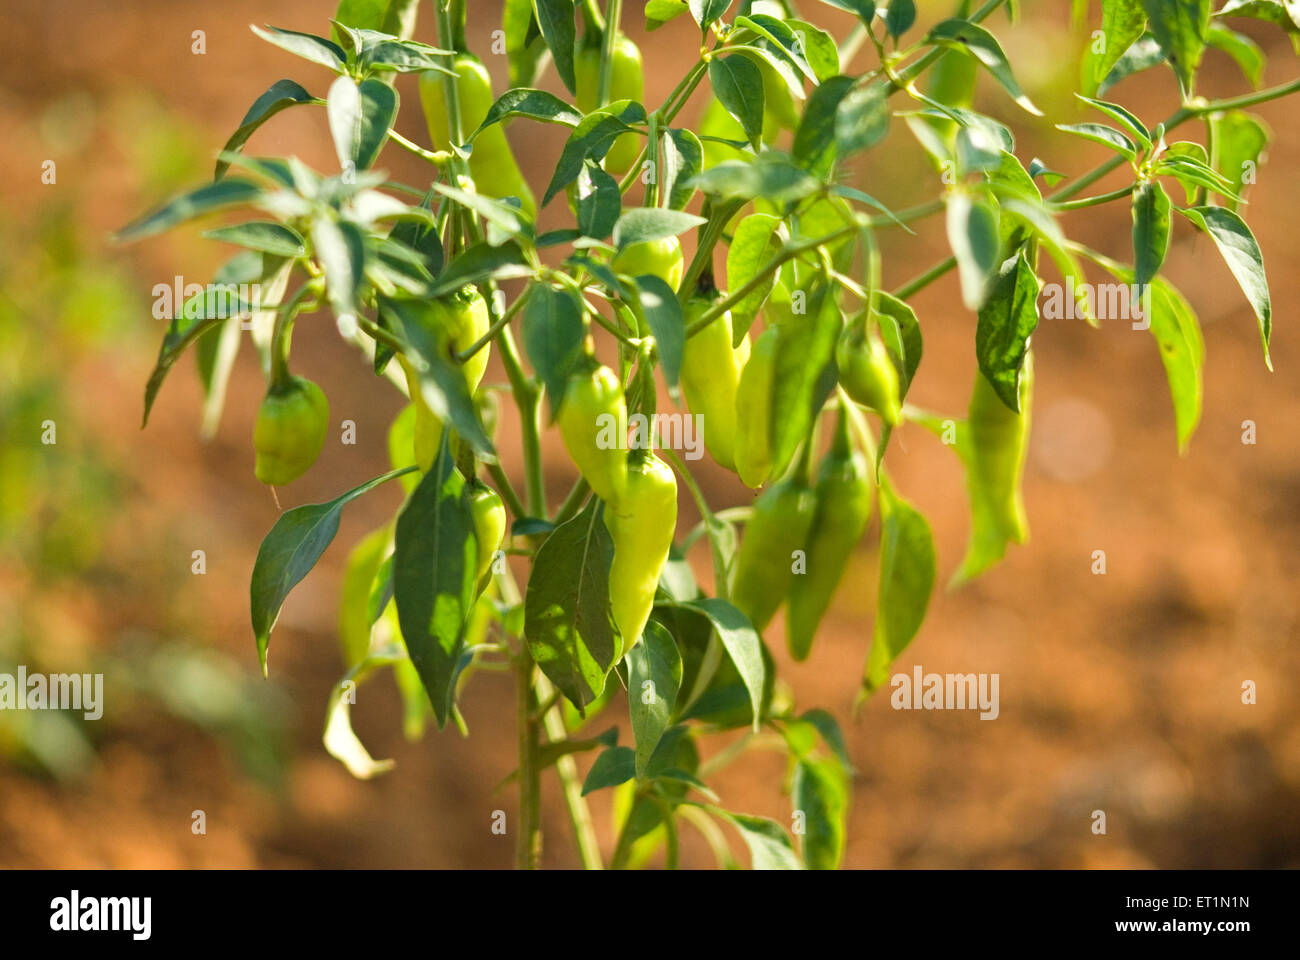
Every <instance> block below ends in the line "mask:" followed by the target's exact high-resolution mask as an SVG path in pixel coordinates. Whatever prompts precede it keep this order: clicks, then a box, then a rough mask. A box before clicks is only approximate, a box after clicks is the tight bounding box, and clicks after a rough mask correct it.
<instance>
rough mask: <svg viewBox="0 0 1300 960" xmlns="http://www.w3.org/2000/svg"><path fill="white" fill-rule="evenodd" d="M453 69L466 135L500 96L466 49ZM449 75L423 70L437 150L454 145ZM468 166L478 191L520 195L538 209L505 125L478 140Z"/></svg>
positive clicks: (423, 96)
mask: <svg viewBox="0 0 1300 960" xmlns="http://www.w3.org/2000/svg"><path fill="white" fill-rule="evenodd" d="M452 69H453V70H455V71H456V78H457V80H456V102H457V104H458V106H459V107H460V133H461V136H462V137H468V136H469V135H470V134H471V133H473V132H474V131H475V130H477V129H478V127H479V124H481V123H482V122H483V120H484V118H485V117H487V113H488V110H489V109H491V107H492V104H493V102H495V100H496V98H495V97H494V96H493V95H492V77H491V75H490V74H489V73H488V72H487V68H486V67H484V66H483V63H482V61H480V60H479V58H478V57H476V56H474V54H472V53H468V52H465V51H462V52H460V53H457V54H456V56H455V58H454V59H453V60H452ZM445 76H446V75H445V74H443V73H441V72H440V71H437V70H426V71H424V72H423V73H421V74H420V103H421V105H422V106H423V107H424V119H425V122H426V123H427V124H428V127H429V139H430V140H432V141H433V145H434V148H435V149H438V150H450V149H451V148H452V146H453V144H452V142H451V140H452V137H451V123H450V120H449V118H448V116H447V89H446V85H445V84H444V83H443V79H444V77H445ZM469 169H470V174H471V175H472V176H473V178H474V185H475V187H477V189H478V191H479V193H482V194H485V195H486V196H489V197H518V198H519V202H520V205H521V206H522V208H523V210H524V212H525V213H526V214H527V215H528V216H529V217H530V218H531V217H532V216H533V215H534V214H535V213H536V212H537V201H536V199H535V198H534V197H533V192H532V190H530V189H529V187H528V183H527V181H525V180H524V177H523V174H521V173H520V172H519V165H518V164H517V163H515V157H514V154H512V153H511V152H510V144H509V142H508V141H507V140H506V134H505V129H504V128H503V127H502V125H501V124H499V123H496V124H493V125H492V126H490V127H488V128H487V129H486V130H484V131H483V132H482V133H481V134H479V135H478V137H477V138H476V139H475V140H474V150H473V152H472V153H471V154H470V157H469Z"/></svg>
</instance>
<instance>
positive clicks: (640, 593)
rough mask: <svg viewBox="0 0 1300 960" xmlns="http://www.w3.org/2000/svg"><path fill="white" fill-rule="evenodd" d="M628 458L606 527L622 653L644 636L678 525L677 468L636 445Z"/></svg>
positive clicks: (613, 604)
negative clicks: (621, 490) (623, 490)
mask: <svg viewBox="0 0 1300 960" xmlns="http://www.w3.org/2000/svg"><path fill="white" fill-rule="evenodd" d="M627 459H628V466H627V493H626V496H624V497H623V500H622V502H621V504H620V505H619V507H618V509H617V510H614V509H611V508H607V509H606V510H605V526H606V527H607V528H608V529H609V534H610V537H611V538H612V539H613V541H614V562H613V563H612V564H611V565H610V570H609V603H610V610H611V612H612V613H613V616H614V624H615V626H617V627H618V631H619V633H620V634H621V635H622V637H623V644H622V650H621V651H620V653H619V656H620V657H621V656H622V655H623V654H624V653H627V651H628V650H630V649H632V647H633V646H635V645H636V643H637V641H639V640H640V639H641V632H642V631H643V630H645V625H646V621H647V620H649V619H650V611H651V609H652V608H653V607H654V599H655V590H656V589H657V588H658V586H659V575H660V573H662V572H663V568H664V564H665V563H667V562H668V551H669V549H670V548H671V547H672V545H673V533H674V531H676V529H677V478H676V477H674V476H673V471H672V470H671V469H670V468H669V466H668V465H667V464H666V463H664V462H663V461H662V460H660V459H659V458H658V457H656V456H655V455H654V454H653V453H650V452H649V451H645V450H633V451H632V452H631V454H629V456H628V458H627Z"/></svg>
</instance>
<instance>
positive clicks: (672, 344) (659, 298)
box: [636, 275, 686, 387]
mask: <svg viewBox="0 0 1300 960" xmlns="http://www.w3.org/2000/svg"><path fill="white" fill-rule="evenodd" d="M636 286H637V298H638V302H639V304H640V307H641V314H642V316H644V317H645V321H646V325H647V326H648V327H649V328H650V333H651V334H653V336H654V338H655V344H656V345H657V346H658V349H659V364H660V365H661V366H662V367H663V370H664V380H665V381H667V383H668V386H670V387H676V386H677V381H678V380H679V379H680V378H681V373H682V353H683V351H684V350H685V345H686V321H685V319H684V318H683V316H682V305H681V303H680V302H679V301H678V300H677V292H676V291H675V290H673V288H672V287H670V286H668V284H667V283H665V282H664V281H663V279H661V278H660V277H654V276H649V275H646V276H641V277H637V278H636Z"/></svg>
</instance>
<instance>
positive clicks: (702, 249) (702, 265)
mask: <svg viewBox="0 0 1300 960" xmlns="http://www.w3.org/2000/svg"><path fill="white" fill-rule="evenodd" d="M742 206H744V201H743V200H732V201H728V202H725V203H724V204H723V206H721V207H719V208H718V209H716V210H713V211H711V212H710V214H709V220H708V222H707V223H706V224H705V225H704V227H703V228H702V229H701V230H700V234H699V238H698V239H697V240H696V243H695V254H694V256H692V257H691V262H690V263H689V264H688V265H687V267H686V272H685V273H683V274H682V282H681V285H680V286H679V287H678V288H677V300H678V302H679V303H683V304H684V303H686V301H687V300H689V299H690V298H691V297H693V296H694V295H695V288H696V286H697V285H698V284H699V282H700V276H701V275H702V274H703V273H704V271H705V269H706V268H709V267H712V266H713V251H714V249H715V248H716V247H717V245H718V241H719V240H721V239H722V237H723V234H725V233H726V231H727V224H728V223H730V222H731V218H732V217H734V216H735V215H736V211H738V210H739V209H740V208H741V207H742Z"/></svg>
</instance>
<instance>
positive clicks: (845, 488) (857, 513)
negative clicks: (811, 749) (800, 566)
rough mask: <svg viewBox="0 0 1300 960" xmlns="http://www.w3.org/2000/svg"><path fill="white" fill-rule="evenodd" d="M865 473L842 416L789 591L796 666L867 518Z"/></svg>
mask: <svg viewBox="0 0 1300 960" xmlns="http://www.w3.org/2000/svg"><path fill="white" fill-rule="evenodd" d="M871 476H872V473H871V470H870V468H869V466H868V464H867V459H866V457H864V456H863V455H862V454H861V453H859V452H858V451H857V450H854V449H853V446H852V444H851V442H850V440H849V429H848V418H847V415H846V414H845V412H844V411H843V410H841V411H840V415H839V419H838V420H837V422H836V425H835V439H834V441H833V443H832V445H831V451H830V454H829V455H828V456H827V457H826V459H825V460H824V461H823V462H822V466H821V470H820V472H819V474H818V477H817V484H816V486H815V487H814V488H813V498H814V500H815V501H816V511H815V513H814V514H813V521H812V528H811V530H810V531H809V534H808V543H807V546H806V547H805V549H804V559H805V563H806V567H805V569H804V572H803V573H802V574H798V573H796V574H795V576H794V582H793V583H792V584H791V586H790V602H789V608H788V610H787V611H786V619H785V628H786V634H785V636H786V643H787V645H788V646H789V648H790V655H791V656H793V657H794V658H795V659H796V660H803V659H805V658H807V656H808V652H809V650H811V648H812V641H813V637H814V635H816V633H817V626H818V624H820V623H821V619H822V617H823V616H824V615H825V613H826V610H827V608H828V607H829V606H830V603H831V598H832V597H833V596H834V594H835V590H836V588H837V587H839V584H840V581H841V580H842V579H843V578H844V571H845V570H846V569H847V567H848V563H849V558H850V557H852V556H853V551H854V549H855V548H856V547H857V544H858V541H859V540H860V539H861V538H862V531H863V530H865V529H866V527H867V521H868V520H869V519H870V517H871V504H872V499H873V497H872V485H871Z"/></svg>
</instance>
